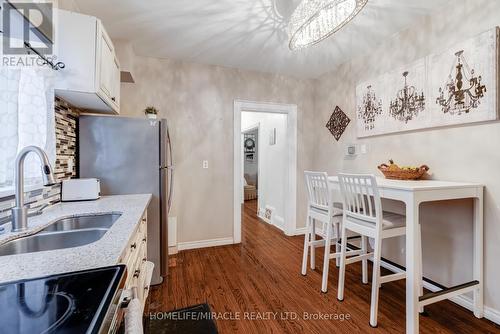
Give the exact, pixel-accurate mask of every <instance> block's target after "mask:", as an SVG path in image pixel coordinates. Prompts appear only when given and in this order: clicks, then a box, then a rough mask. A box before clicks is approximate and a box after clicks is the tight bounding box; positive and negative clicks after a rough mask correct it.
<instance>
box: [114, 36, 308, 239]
mask: <svg viewBox="0 0 500 334" xmlns="http://www.w3.org/2000/svg"><path fill="white" fill-rule="evenodd" d="M115 46H116V47H117V49H118V54H126V53H127V52H126V50H121V49H122V48H123V47H126V46H125V45H122V44H121V43H120V42H115ZM132 63H133V69H132V70H131V71H132V75H133V76H134V79H135V84H122V91H121V96H122V98H121V113H122V115H125V116H137V117H144V115H143V113H142V110H144V108H145V107H146V106H148V105H154V106H156V107H157V108H158V109H159V110H160V117H165V118H167V119H168V121H169V127H170V130H171V132H172V142H173V145H174V146H173V149H174V159H175V168H176V169H175V191H174V201H173V210H172V212H171V215H173V216H177V217H178V227H177V229H178V242H189V241H199V240H208V239H215V238H227V237H232V233H233V101H234V99H246V100H253V101H261V102H278V103H290V104H296V105H297V106H298V161H299V163H298V170H299V171H302V170H304V169H308V168H311V167H312V161H313V157H314V150H313V149H311V148H313V147H314V145H313V142H314V138H313V133H314V131H313V130H314V128H313V124H314V122H313V116H314V110H313V93H314V87H313V86H314V85H313V83H314V82H313V81H306V80H298V79H293V78H286V77H283V76H278V75H271V74H261V73H256V72H248V71H240V70H236V69H230V68H224V67H216V66H207V65H198V64H192V63H186V62H180V61H173V60H165V59H155V58H145V57H136V58H135V59H134V60H133V62H132ZM202 160H208V161H209V169H202ZM300 174H301V173H299V176H298V181H297V182H298V198H299V199H303V198H305V193H304V187H303V184H304V182H303V180H302V175H300ZM300 203H301V202H300ZM297 211H298V212H297V217H298V221H299V226H304V222H305V208H304V206H303V205H298V206H297Z"/></svg>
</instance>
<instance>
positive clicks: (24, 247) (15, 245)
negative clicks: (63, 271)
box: [0, 228, 108, 256]
mask: <svg viewBox="0 0 500 334" xmlns="http://www.w3.org/2000/svg"><path fill="white" fill-rule="evenodd" d="M107 231H108V229H107V228H94V229H85V230H73V231H63V232H50V233H49V232H46V233H37V234H34V235H30V236H27V237H23V238H19V239H15V240H12V241H9V242H7V243H5V244H4V245H2V246H0V256H4V255H14V254H22V253H33V252H40V251H47V250H54V249H63V248H70V247H77V246H83V245H87V244H90V243H92V242H94V241H97V240H99V239H101V238H102V237H103V235H104V234H105V233H106V232H107Z"/></svg>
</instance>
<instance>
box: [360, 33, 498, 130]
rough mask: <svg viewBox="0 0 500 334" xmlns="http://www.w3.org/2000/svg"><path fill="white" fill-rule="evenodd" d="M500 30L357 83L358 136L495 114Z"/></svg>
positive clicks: (483, 118)
mask: <svg viewBox="0 0 500 334" xmlns="http://www.w3.org/2000/svg"><path fill="white" fill-rule="evenodd" d="M498 40H499V29H498V28H495V29H492V30H489V31H487V32H484V33H482V34H480V35H478V36H476V37H474V38H471V39H465V40H463V41H461V42H460V43H458V44H457V45H455V46H454V47H452V48H450V49H448V50H446V51H444V52H440V53H436V54H432V55H429V56H427V57H425V58H422V59H420V60H417V61H416V62H413V63H411V64H409V65H406V66H403V67H399V68H395V69H393V70H391V71H390V72H387V73H385V74H383V75H380V76H379V77H376V78H374V79H371V80H367V81H365V82H361V83H359V84H358V85H357V87H356V118H357V134H358V137H369V136H375V135H382V134H387V133H395V132H403V131H411V130H419V129H426V128H435V127H441V126H448V125H457V124H466V123H475V122H485V121H492V120H496V119H497V118H498V113H497V106H498V73H499V63H498V62H499V56H500V54H499V51H498V49H499V42H498Z"/></svg>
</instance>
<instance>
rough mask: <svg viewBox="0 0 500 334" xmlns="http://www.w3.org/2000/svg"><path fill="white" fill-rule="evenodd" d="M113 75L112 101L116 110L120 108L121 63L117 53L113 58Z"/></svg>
mask: <svg viewBox="0 0 500 334" xmlns="http://www.w3.org/2000/svg"><path fill="white" fill-rule="evenodd" d="M111 67H112V70H111V72H112V76H111V80H112V81H111V87H112V91H111V102H112V103H113V104H114V105H115V107H116V110H117V111H119V110H120V84H121V83H120V65H119V64H118V59H116V55H113V58H112V64H111Z"/></svg>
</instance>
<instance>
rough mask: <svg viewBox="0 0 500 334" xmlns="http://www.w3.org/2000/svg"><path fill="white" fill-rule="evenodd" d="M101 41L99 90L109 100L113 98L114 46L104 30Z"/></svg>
mask: <svg viewBox="0 0 500 334" xmlns="http://www.w3.org/2000/svg"><path fill="white" fill-rule="evenodd" d="M99 38H100V43H101V54H100V59H99V60H98V61H99V62H100V75H99V90H100V91H101V92H102V93H103V94H104V95H105V97H107V98H108V99H109V100H111V98H112V92H113V90H114V88H113V81H114V80H113V74H114V71H113V63H114V54H113V46H112V44H111V41H110V40H109V37H108V36H107V35H106V33H105V32H104V31H101V34H100V37H99Z"/></svg>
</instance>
